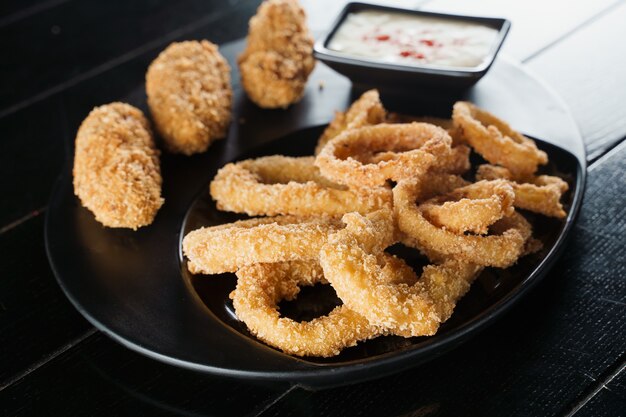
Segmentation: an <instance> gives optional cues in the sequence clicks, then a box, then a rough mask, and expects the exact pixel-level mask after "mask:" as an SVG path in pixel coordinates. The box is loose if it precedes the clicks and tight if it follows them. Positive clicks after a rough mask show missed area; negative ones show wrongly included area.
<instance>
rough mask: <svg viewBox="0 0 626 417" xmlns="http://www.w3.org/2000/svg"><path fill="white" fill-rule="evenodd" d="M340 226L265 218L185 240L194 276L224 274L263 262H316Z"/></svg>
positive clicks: (191, 235)
mask: <svg viewBox="0 0 626 417" xmlns="http://www.w3.org/2000/svg"><path fill="white" fill-rule="evenodd" d="M340 227H341V224H340V223H339V222H338V221H336V220H333V219H332V218H322V217H320V218H311V219H305V218H299V217H295V216H278V217H265V218H259V219H250V220H242V221H238V222H234V223H230V224H225V225H220V226H214V227H202V228H200V229H197V230H194V231H192V232H189V233H188V234H187V236H185V238H184V239H183V253H184V254H185V256H186V257H187V259H188V260H189V262H188V263H187V268H188V269H189V271H190V272H191V273H194V274H196V273H202V274H221V273H224V272H235V271H236V270H237V269H239V268H241V267H244V266H247V265H252V264H255V263H261V262H283V261H292V260H309V259H317V257H318V254H319V250H320V248H321V247H322V245H323V244H324V243H325V242H326V239H327V238H328V234H329V233H331V232H334V231H336V230H337V229H338V228H340Z"/></svg>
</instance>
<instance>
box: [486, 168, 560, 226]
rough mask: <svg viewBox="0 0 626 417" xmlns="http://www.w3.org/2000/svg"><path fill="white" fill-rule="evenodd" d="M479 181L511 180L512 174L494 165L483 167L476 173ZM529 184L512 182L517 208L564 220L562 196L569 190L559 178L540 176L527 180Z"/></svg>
mask: <svg viewBox="0 0 626 417" xmlns="http://www.w3.org/2000/svg"><path fill="white" fill-rule="evenodd" d="M476 178H477V179H493V178H503V179H511V178H512V174H511V173H510V171H508V170H507V169H506V168H503V167H497V166H493V165H481V166H479V167H478V170H477V171H476ZM526 181H527V182H523V183H521V182H516V181H510V184H511V185H512V186H513V190H514V191H515V201H514V203H513V205H514V206H515V207H518V208H521V209H524V210H528V211H532V212H535V213H539V214H543V215H544V216H549V217H556V218H557V219H562V218H564V217H565V216H567V213H566V212H565V210H564V209H563V205H562V204H561V196H562V195H563V193H564V192H566V191H567V190H568V188H569V186H568V185H567V183H566V182H565V181H563V180H562V179H561V178H559V177H554V176H551V175H539V176H536V177H530V178H527V180H526Z"/></svg>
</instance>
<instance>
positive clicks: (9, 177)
mask: <svg viewBox="0 0 626 417" xmlns="http://www.w3.org/2000/svg"><path fill="white" fill-rule="evenodd" d="M258 3H259V1H258V0H247V1H242V2H240V3H238V4H237V5H236V6H234V7H232V8H229V9H224V10H222V11H221V12H220V13H216V14H214V15H212V17H211V19H210V20H209V19H207V20H205V25H203V26H202V27H200V28H195V29H193V30H190V31H189V32H185V33H181V34H180V35H179V38H180V39H198V38H208V39H211V40H213V41H214V42H217V43H223V42H226V41H228V40H232V39H237V38H240V37H242V36H244V35H245V34H246V31H247V22H248V19H249V18H250V16H251V15H252V14H253V13H254V12H255V10H256V8H257V5H258ZM170 41H171V40H170V39H165V40H163V41H162V42H161V43H155V45H153V46H152V47H151V48H148V49H147V50H146V51H144V52H143V53H142V54H140V55H139V56H137V57H134V58H133V59H130V60H128V61H126V62H123V63H120V64H119V65H116V66H114V67H113V68H110V69H108V70H107V71H104V72H103V73H102V74H98V75H97V76H94V77H92V78H87V79H85V80H83V81H81V82H78V83H77V84H76V85H72V86H69V87H68V88H67V89H65V90H63V91H61V92H59V93H56V94H53V95H51V96H50V97H48V98H46V99H44V100H41V101H38V102H36V103H34V104H32V105H30V106H28V107H27V108H24V109H22V110H20V111H17V112H15V113H12V114H10V115H7V116H5V117H4V118H0V132H2V134H1V135H0V190H2V193H3V204H2V206H0V230H1V229H2V228H3V227H4V226H6V225H7V224H9V223H12V222H14V221H16V220H18V219H20V218H22V217H23V216H26V215H27V214H28V213H29V212H30V211H32V210H37V209H40V208H41V207H43V206H45V204H46V202H47V201H48V197H49V195H50V192H51V189H52V185H53V183H54V181H55V179H56V176H57V175H58V174H59V173H60V171H61V168H62V166H63V163H64V160H65V153H64V149H65V148H66V147H68V148H69V147H70V146H71V143H72V141H73V139H74V136H75V134H76V130H77V129H78V126H79V124H80V121H81V120H82V119H83V118H84V117H85V116H86V115H87V113H88V112H89V111H90V110H91V109H92V108H93V107H94V106H96V105H99V104H104V103H107V102H111V101H114V100H124V99H126V100H128V101H130V102H131V104H135V105H141V104H142V103H143V101H144V99H143V97H128V94H129V93H130V92H131V91H132V90H134V89H136V87H137V86H140V85H142V84H143V82H144V75H145V71H146V68H147V66H148V65H149V64H150V62H151V61H152V59H154V58H155V57H156V55H157V54H158V53H159V52H160V51H161V50H162V49H163V48H165V46H167V44H168V43H169V42H170ZM16 179H17V180H16ZM25 190H28V192H25Z"/></svg>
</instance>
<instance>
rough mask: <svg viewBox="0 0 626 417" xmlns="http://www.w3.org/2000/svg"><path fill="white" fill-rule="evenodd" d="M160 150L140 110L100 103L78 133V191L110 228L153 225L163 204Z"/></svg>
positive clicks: (81, 199) (127, 105)
mask: <svg viewBox="0 0 626 417" xmlns="http://www.w3.org/2000/svg"><path fill="white" fill-rule="evenodd" d="M161 182H162V180H161V170H160V167H159V151H158V149H157V148H156V147H155V145H154V140H153V138H152V133H151V132H150V126H149V125H148V120H147V119H146V118H145V117H144V115H143V113H142V112H141V110H139V109H136V108H135V107H133V106H131V105H129V104H125V103H111V104H107V105H104V106H101V107H96V108H95V109H93V110H92V111H91V113H89V116H87V118H86V119H85V120H84V121H83V123H82V124H81V125H80V128H79V129H78V133H77V134H76V151H75V155H74V193H75V194H76V195H77V196H78V198H79V199H80V201H81V203H82V204H83V206H85V207H87V208H88V209H89V210H91V212H92V213H93V214H95V216H96V220H98V221H99V222H100V223H102V224H103V225H105V226H108V227H127V228H130V229H134V230H136V229H137V228H138V227H141V226H146V225H148V224H150V223H152V220H154V216H155V215H156V213H157V211H158V210H159V208H160V207H161V205H162V204H163V199H162V198H161Z"/></svg>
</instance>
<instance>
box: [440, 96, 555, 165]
mask: <svg viewBox="0 0 626 417" xmlns="http://www.w3.org/2000/svg"><path fill="white" fill-rule="evenodd" d="M452 119H453V120H454V123H455V125H456V126H458V127H459V128H460V129H462V132H463V137H464V138H465V140H466V141H467V142H468V143H469V144H470V145H471V146H472V148H474V150H476V152H478V153H479V154H480V155H482V156H483V158H485V159H486V160H487V161H489V162H491V163H493V164H498V165H502V166H503V167H505V168H507V169H509V170H510V171H511V173H512V174H513V175H514V176H515V177H523V176H528V175H532V174H534V173H535V171H537V166H538V165H545V164H546V163H547V162H548V156H547V155H546V153H545V152H543V151H540V150H539V149H537V145H536V144H535V141H533V140H532V139H529V138H527V137H525V136H524V135H522V134H521V133H519V132H517V131H515V130H513V129H512V128H511V126H509V124H508V123H506V122H504V121H503V120H501V119H499V118H497V117H496V116H494V115H493V114H491V113H489V112H487V111H485V110H482V109H480V108H478V107H476V106H475V105H473V104H472V103H468V102H465V101H459V102H457V103H455V104H454V107H453V111H452Z"/></svg>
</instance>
